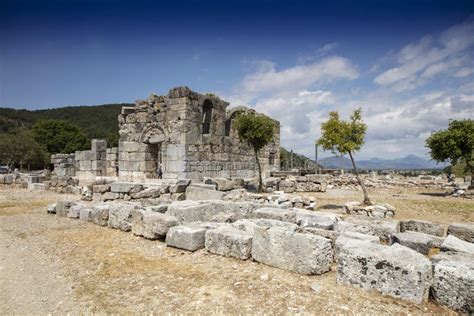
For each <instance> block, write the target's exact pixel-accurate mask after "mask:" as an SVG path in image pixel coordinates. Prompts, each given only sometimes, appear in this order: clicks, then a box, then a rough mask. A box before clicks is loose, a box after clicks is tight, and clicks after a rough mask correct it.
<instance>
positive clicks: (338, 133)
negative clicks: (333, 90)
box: [317, 109, 372, 205]
mask: <svg viewBox="0 0 474 316" xmlns="http://www.w3.org/2000/svg"><path fill="white" fill-rule="evenodd" d="M321 130H322V136H321V138H320V139H319V140H318V141H317V143H318V144H319V145H321V146H322V147H323V149H324V150H331V151H332V152H333V153H334V154H336V153H337V152H339V153H340V154H341V155H345V154H349V157H350V158H351V161H352V167H353V169H354V174H355V176H356V178H357V181H358V182H359V185H360V186H361V188H362V191H363V192H364V201H363V204H364V205H371V204H372V202H371V201H370V199H369V193H368V192H367V188H366V187H365V184H364V181H362V178H361V177H360V175H359V172H358V171H357V167H356V164H355V160H354V152H356V151H359V150H360V149H361V148H362V145H364V142H365V133H366V131H367V125H366V124H365V123H364V122H363V121H362V110H361V109H357V110H355V111H354V112H353V113H352V115H351V118H350V120H349V121H344V120H341V119H340V118H339V113H338V112H331V113H329V119H328V120H327V121H326V122H324V123H322V124H321Z"/></svg>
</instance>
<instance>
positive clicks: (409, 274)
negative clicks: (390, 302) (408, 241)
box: [337, 240, 432, 304]
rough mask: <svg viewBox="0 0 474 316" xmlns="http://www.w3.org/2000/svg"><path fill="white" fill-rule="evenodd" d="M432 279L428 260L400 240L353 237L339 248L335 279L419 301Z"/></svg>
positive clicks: (423, 298) (427, 292)
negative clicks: (379, 241)
mask: <svg viewBox="0 0 474 316" xmlns="http://www.w3.org/2000/svg"><path fill="white" fill-rule="evenodd" d="M431 281H432V271H431V263H430V261H429V260H428V259H427V258H426V257H425V256H423V255H422V254H420V253H418V252H416V251H414V250H412V249H409V248H407V247H404V246H401V245H399V244H394V245H392V246H384V245H379V244H375V243H370V242H366V241H357V240H353V241H350V242H347V243H345V244H344V245H342V247H341V249H340V252H339V259H338V261H337V283H341V284H351V285H354V286H357V287H359V288H362V289H364V290H377V291H379V292H381V293H383V294H387V295H390V296H392V297H395V298H399V299H404V300H408V301H412V302H414V303H417V304H419V303H421V302H423V301H424V300H426V299H428V294H429V289H430V285H431Z"/></svg>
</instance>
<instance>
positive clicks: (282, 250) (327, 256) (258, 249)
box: [252, 227, 333, 275]
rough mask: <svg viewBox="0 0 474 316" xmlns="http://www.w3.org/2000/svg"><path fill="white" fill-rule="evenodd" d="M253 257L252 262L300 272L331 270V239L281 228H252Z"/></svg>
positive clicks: (317, 272) (309, 273) (312, 272)
mask: <svg viewBox="0 0 474 316" xmlns="http://www.w3.org/2000/svg"><path fill="white" fill-rule="evenodd" d="M252 257H253V259H254V260H255V261H258V262H260V263H264V264H267V265H270V266H274V267H277V268H280V269H284V270H289V271H294V272H298V273H301V274H308V275H314V274H322V273H324V272H327V271H329V270H330V269H331V263H332V258H333V250H332V247H331V242H330V241H329V240H327V239H325V238H323V237H319V236H315V235H309V234H301V233H296V232H293V231H289V230H286V229H281V228H261V227H257V228H256V229H255V231H254V235H253V242H252Z"/></svg>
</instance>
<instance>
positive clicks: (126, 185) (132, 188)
mask: <svg viewBox="0 0 474 316" xmlns="http://www.w3.org/2000/svg"><path fill="white" fill-rule="evenodd" d="M141 190H143V185H141V184H138V183H134V182H114V183H112V184H111V185H110V191H111V192H116V193H127V194H128V193H136V192H139V191H141Z"/></svg>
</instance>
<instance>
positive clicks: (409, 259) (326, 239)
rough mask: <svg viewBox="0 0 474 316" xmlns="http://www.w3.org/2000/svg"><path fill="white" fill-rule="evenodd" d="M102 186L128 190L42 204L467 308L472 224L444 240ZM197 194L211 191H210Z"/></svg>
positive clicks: (437, 233)
mask: <svg viewBox="0 0 474 316" xmlns="http://www.w3.org/2000/svg"><path fill="white" fill-rule="evenodd" d="M100 185H102V186H103V185H105V184H100ZM109 186H110V191H109V190H107V191H106V192H105V193H107V192H110V193H119V194H120V193H123V194H128V195H129V196H130V199H129V200H128V201H125V200H114V201H108V202H102V201H95V200H94V199H92V201H81V202H71V201H59V202H57V203H55V204H52V205H49V206H48V208H47V212H48V213H50V214H57V215H58V216H61V217H68V218H71V219H77V218H79V219H81V220H84V221H89V222H92V223H95V224H97V225H100V226H108V227H110V228H114V229H119V230H122V231H127V232H130V231H131V232H132V233H133V234H135V235H137V236H143V237H144V238H147V239H152V240H161V241H164V242H165V243H166V244H167V245H168V246H170V247H175V248H179V249H184V250H187V251H196V250H199V249H205V250H206V251H208V252H210V253H213V254H217V255H221V256H226V257H232V258H236V259H240V260H254V261H257V262H260V263H262V264H266V265H270V266H273V267H276V268H280V269H284V270H289V271H294V272H297V273H301V274H307V275H319V274H323V273H325V272H327V271H330V270H331V268H333V265H334V262H335V263H336V266H337V282H338V283H342V284H350V285H353V286H357V287H360V288H362V289H366V290H377V291H380V292H381V293H384V294H387V295H390V296H392V297H395V298H400V299H405V300H409V301H412V302H414V303H420V302H422V301H424V300H427V299H428V297H429V293H430V292H431V297H432V298H433V299H434V300H435V301H436V302H438V303H439V304H442V305H445V306H448V307H450V308H452V309H455V310H457V311H461V312H466V313H471V312H472V311H473V295H472V288H473V284H474V283H473V282H474V267H473V262H474V260H473V258H474V244H473V243H472V236H473V233H474V227H473V225H467V224H458V223H454V224H452V225H450V226H449V228H448V229H447V234H448V236H447V238H445V237H444V233H445V230H444V227H442V226H440V225H437V224H435V223H430V222H425V221H398V220H393V219H390V217H388V218H386V217H383V218H378V217H371V216H366V215H364V216H360V215H354V214H343V215H336V214H334V213H325V212H319V211H310V210H305V209H300V208H294V207H292V206H293V204H291V205H288V206H289V207H288V208H284V207H281V204H282V203H281V204H279V203H278V201H277V200H272V199H270V200H267V203H262V202H259V200H258V199H253V200H247V201H239V202H235V201H232V200H225V199H221V200H204V199H201V200H196V201H194V200H183V201H180V200H174V201H166V202H163V201H158V200H156V201H155V205H150V202H149V201H148V200H147V199H142V200H141V199H134V198H132V196H133V195H134V194H137V193H140V192H143V191H146V190H148V189H149V188H148V189H147V188H145V187H144V186H142V185H141V184H136V183H135V184H130V183H115V184H113V183H112V184H110V185H109ZM177 187H179V185H178V186H176V188H177ZM189 187H192V185H188V186H187V187H186V188H183V187H181V188H180V189H176V190H179V191H183V190H185V192H184V193H186V190H187V189H188V188H189ZM198 187H199V186H198ZM170 188H171V185H170V186H168V189H167V190H164V191H163V192H166V193H161V191H160V194H172V193H167V192H168V191H170V190H171V189H170ZM161 189H162V186H160V190H161ZM201 189H202V187H201ZM157 190H158V189H157ZM172 190H175V189H172ZM203 190H210V191H215V192H221V193H222V192H223V191H218V190H215V189H213V190H211V189H209V188H205V189H203ZM232 190H235V189H231V190H230V191H232ZM92 191H94V189H93V190H92ZM96 191H97V190H96ZM226 192H229V191H226ZM180 193H183V192H180ZM100 194H104V193H100ZM203 194H204V196H208V195H207V194H208V192H204V193H203ZM282 195H285V194H284V193H282ZM161 196H162V195H159V197H158V199H159V198H160V197H161ZM275 201H276V202H275ZM270 203H274V204H270ZM283 203H284V202H283ZM298 203H299V202H298ZM458 237H459V238H458ZM433 249H438V251H439V250H440V251H441V253H440V254H439V255H436V256H434V257H433V258H432V259H431V260H430V259H429V256H427V255H428V254H430V253H433V252H432V250H433Z"/></svg>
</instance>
